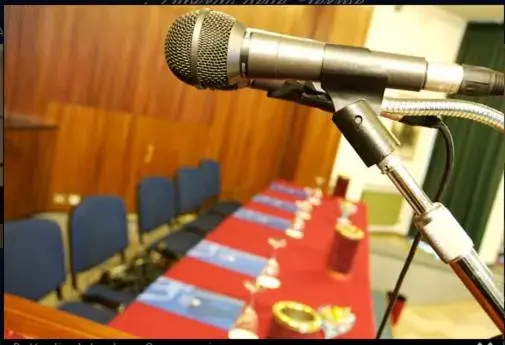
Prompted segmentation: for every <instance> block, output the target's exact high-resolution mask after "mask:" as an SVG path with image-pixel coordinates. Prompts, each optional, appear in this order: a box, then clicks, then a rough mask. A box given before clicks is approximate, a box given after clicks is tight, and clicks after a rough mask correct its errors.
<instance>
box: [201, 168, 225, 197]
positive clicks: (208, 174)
mask: <svg viewBox="0 0 505 345" xmlns="http://www.w3.org/2000/svg"><path fill="white" fill-rule="evenodd" d="M200 169H201V170H202V171H203V173H204V175H205V177H204V179H205V193H206V194H205V197H206V199H210V198H214V197H218V196H219V194H221V168H220V166H219V162H217V161H215V160H212V159H203V160H202V161H201V162H200Z"/></svg>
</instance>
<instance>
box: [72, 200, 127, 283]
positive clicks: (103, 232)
mask: <svg viewBox="0 0 505 345" xmlns="http://www.w3.org/2000/svg"><path fill="white" fill-rule="evenodd" d="M127 246H128V223H127V212H126V207H125V205H124V202H123V200H121V199H120V198H118V197H116V196H91V197H86V198H84V199H83V200H82V201H81V202H80V203H79V205H77V207H76V208H74V210H73V211H72V213H71V215H70V220H69V249H70V266H71V267H70V270H71V272H72V274H73V275H74V274H75V273H79V272H83V271H85V270H87V269H89V268H92V267H95V266H97V265H98V264H100V263H102V262H104V261H106V260H107V259H110V258H112V257H113V256H114V255H116V254H120V253H122V251H123V250H124V249H125V248H126V247H127Z"/></svg>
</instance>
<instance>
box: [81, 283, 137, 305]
mask: <svg viewBox="0 0 505 345" xmlns="http://www.w3.org/2000/svg"><path fill="white" fill-rule="evenodd" d="M136 297H137V296H136V295H135V294H134V293H131V292H124V291H116V290H113V289H112V288H110V287H108V286H107V285H104V284H94V285H91V286H90V287H89V288H88V289H87V290H86V291H85V292H84V293H83V299H84V300H86V301H91V302H95V303H100V304H103V305H106V306H108V307H110V308H117V307H119V306H126V305H128V304H130V303H131V302H133V301H134V300H135V298H136Z"/></svg>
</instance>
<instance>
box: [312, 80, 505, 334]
mask: <svg viewBox="0 0 505 345" xmlns="http://www.w3.org/2000/svg"><path fill="white" fill-rule="evenodd" d="M336 79H337V78H325V79H323V80H322V83H321V85H322V88H323V89H324V90H325V92H326V94H327V95H328V96H329V97H330V99H331V101H332V103H333V107H334V112H333V115H332V120H333V122H334V124H335V125H336V126H337V127H338V129H339V130H340V132H341V133H342V135H343V136H344V137H345V138H346V139H347V140H348V141H349V143H350V144H351V146H353V148H354V149H355V151H356V152H357V154H358V155H359V156H360V157H361V159H362V160H363V162H364V163H365V164H366V165H367V166H368V167H370V166H372V165H376V166H377V167H378V168H379V169H380V170H381V172H382V173H383V174H385V175H386V176H387V177H388V178H389V179H390V180H391V182H392V183H393V184H394V185H395V187H396V188H397V189H398V191H399V192H400V193H401V195H402V196H403V197H404V198H405V199H406V201H407V202H408V203H409V205H410V206H411V207H412V208H413V210H414V211H415V217H414V224H415V226H416V228H417V229H418V230H419V231H421V233H422V234H423V236H424V238H425V239H426V240H427V241H428V242H429V243H430V245H431V246H432V247H433V249H434V250H435V251H436V253H437V254H438V256H439V257H440V259H441V260H442V261H444V262H445V263H446V264H448V265H449V266H450V267H451V268H452V270H453V271H454V272H455V273H456V275H457V276H458V277H459V278H460V280H461V281H462V282H463V284H464V285H465V286H466V288H467V289H468V290H469V292H470V293H471V294H472V295H473V296H474V298H475V299H476V300H477V302H478V303H479V304H480V305H481V307H482V308H483V309H484V311H485V312H486V313H487V314H488V316H489V317H490V318H491V320H492V321H493V322H494V324H495V325H496V326H497V328H498V329H499V330H500V332H501V333H502V334H503V333H504V319H505V309H504V297H503V289H502V288H500V287H499V286H498V284H497V283H496V282H495V280H494V277H493V274H492V273H491V271H490V270H489V269H488V267H487V266H486V265H485V264H484V262H483V261H482V259H481V258H480V257H479V255H478V254H477V253H476V251H475V249H474V245H473V242H472V240H471V239H470V237H469V236H468V235H467V233H466V232H465V230H464V229H463V228H462V227H461V225H460V224H459V223H458V221H457V220H456V219H455V217H454V216H453V215H452V214H451V212H450V211H449V210H448V209H447V208H445V206H443V205H442V204H441V203H434V202H432V201H431V200H430V198H429V197H428V196H427V195H426V193H425V192H424V191H423V190H422V188H421V187H420V186H419V185H418V184H417V183H416V181H415V180H414V179H413V178H412V176H411V175H410V173H409V172H408V171H407V169H406V168H405V166H404V165H403V164H402V162H401V161H400V159H399V158H398V157H396V156H395V155H394V150H395V148H396V147H398V140H397V139H396V138H395V137H394V135H393V134H392V133H391V132H390V131H389V130H388V129H387V128H386V127H385V126H384V125H383V124H382V122H381V121H380V120H379V118H378V114H379V113H380V105H381V103H382V99H383V94H384V90H385V83H384V80H381V78H377V77H376V76H362V78H349V79H347V80H346V81H345V82H342V81H337V80H336ZM349 80H356V82H353V83H352V84H349Z"/></svg>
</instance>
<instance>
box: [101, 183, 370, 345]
mask: <svg viewBox="0 0 505 345" xmlns="http://www.w3.org/2000/svg"><path fill="white" fill-rule="evenodd" d="M276 183H277V184H278V185H279V184H280V185H286V186H290V187H293V186H294V185H293V184H291V183H289V182H285V181H278V182H276ZM260 194H261V195H265V196H270V197H273V198H276V199H280V200H284V201H289V202H294V201H296V200H299V197H297V196H294V195H291V194H288V193H285V192H280V191H278V190H274V189H272V188H267V189H266V190H264V191H263V192H261V193H260ZM357 206H358V208H357V212H356V213H354V214H353V215H352V216H351V217H350V218H349V219H350V220H351V221H352V222H353V224H355V225H356V226H358V227H360V228H361V229H363V230H365V237H364V239H363V240H362V241H361V244H360V246H359V249H358V252H357V255H356V259H355V263H354V267H353V270H352V272H351V273H350V274H349V275H348V277H347V278H346V279H338V278H335V277H334V276H332V275H331V274H329V272H328V270H327V258H328V254H329V251H330V249H331V248H330V247H331V243H332V240H333V236H334V232H335V223H336V219H337V218H338V217H339V215H340V213H341V212H340V208H339V205H338V200H337V199H336V198H329V197H325V198H323V200H322V202H321V205H319V206H316V207H315V208H314V209H313V211H312V213H311V219H310V220H308V221H306V223H305V230H304V237H303V238H302V239H294V238H291V237H288V236H286V235H285V233H284V232H283V231H278V230H277V229H272V228H270V227H267V226H265V225H264V224H261V223H256V222H252V221H249V220H244V219H240V218H238V217H234V216H233V215H232V216H230V217H228V218H227V219H225V220H224V221H223V222H222V223H221V224H220V225H219V227H218V228H216V229H215V230H214V231H213V232H212V233H210V234H209V235H207V236H206V237H205V240H207V241H211V242H213V243H218V244H221V245H224V246H228V247H231V248H233V249H236V250H240V251H244V252H248V253H251V254H255V255H258V256H261V257H264V258H269V257H271V256H272V251H273V248H272V246H271V245H270V244H269V243H268V240H269V238H285V239H286V247H285V248H282V249H279V250H278V253H277V260H278V262H279V267H280V272H279V280H280V281H281V286H280V287H279V288H277V289H274V290H264V291H260V292H258V293H257V294H256V296H255V303H254V309H255V310H256V312H257V314H258V320H259V330H258V336H259V337H260V338H265V337H267V335H268V330H269V326H270V323H271V321H272V317H273V316H272V305H273V304H274V303H275V302H277V301H280V300H289V301H297V302H301V303H304V304H307V305H309V306H311V307H313V308H315V309H317V308H319V307H320V306H323V305H338V306H348V307H351V310H352V312H353V313H354V314H355V315H356V323H355V325H354V327H353V328H352V330H351V331H350V332H348V333H346V334H345V335H343V336H342V338H347V339H351V338H361V339H364V338H373V337H374V332H375V326H374V315H373V306H372V296H371V285H370V274H369V255H368V252H369V236H368V233H367V231H366V229H367V210H366V205H364V204H362V203H358V204H357ZM244 208H245V209H246V210H252V211H258V212H262V213H264V214H268V215H272V216H277V217H282V218H285V219H288V220H291V219H292V218H293V213H291V212H288V211H286V210H284V209H280V208H276V207H272V206H271V205H266V204H264V203H259V202H256V201H254V198H253V199H252V200H251V201H249V202H248V203H246V204H244V205H243V209H244ZM164 278H168V279H169V280H171V281H178V282H181V283H184V284H188V285H191V286H194V287H197V288H198V289H203V290H207V291H210V292H214V293H217V294H219V295H224V296H228V297H230V298H232V299H234V300H235V299H236V300H239V301H244V302H247V301H248V300H249V299H250V293H249V292H248V291H247V290H246V289H245V287H244V281H247V280H254V279H253V278H251V276H250V275H247V274H243V273H238V272H236V271H234V270H230V269H227V268H225V267H219V266H217V265H213V264H209V263H207V262H205V261H203V260H200V259H198V258H195V257H191V256H189V255H188V256H185V257H184V258H182V259H181V260H179V261H178V262H177V263H175V264H174V265H173V266H172V267H170V268H169V269H168V270H167V271H166V272H165V274H164ZM164 278H162V279H164ZM153 284H155V283H153ZM149 289H150V287H148V289H147V290H149ZM153 289H154V288H153ZM140 297H142V296H140ZM146 301H147V302H146ZM224 309H226V308H224ZM221 321H222V320H221ZM221 321H217V322H216V323H215V324H209V323H204V322H199V321H196V320H195V318H193V317H188V315H185V314H184V313H176V312H170V311H167V309H164V308H158V307H156V305H153V304H152V303H149V299H148V298H138V299H137V300H136V301H134V302H133V303H131V304H130V305H129V306H128V307H127V308H126V309H125V310H124V311H123V312H122V313H121V314H119V315H118V316H117V317H116V318H115V319H114V320H112V322H111V323H110V326H111V327H113V328H116V329H119V330H122V331H124V332H127V333H130V334H133V335H136V336H139V337H142V338H150V339H155V338H164V339H173V338H176V339H183V338H186V339H187V338H189V339H197V338H200V339H202V338H204V339H225V338H227V337H228V330H227V329H226V327H227V326H225V327H223V323H222V322H221ZM220 322H221V323H220Z"/></svg>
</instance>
